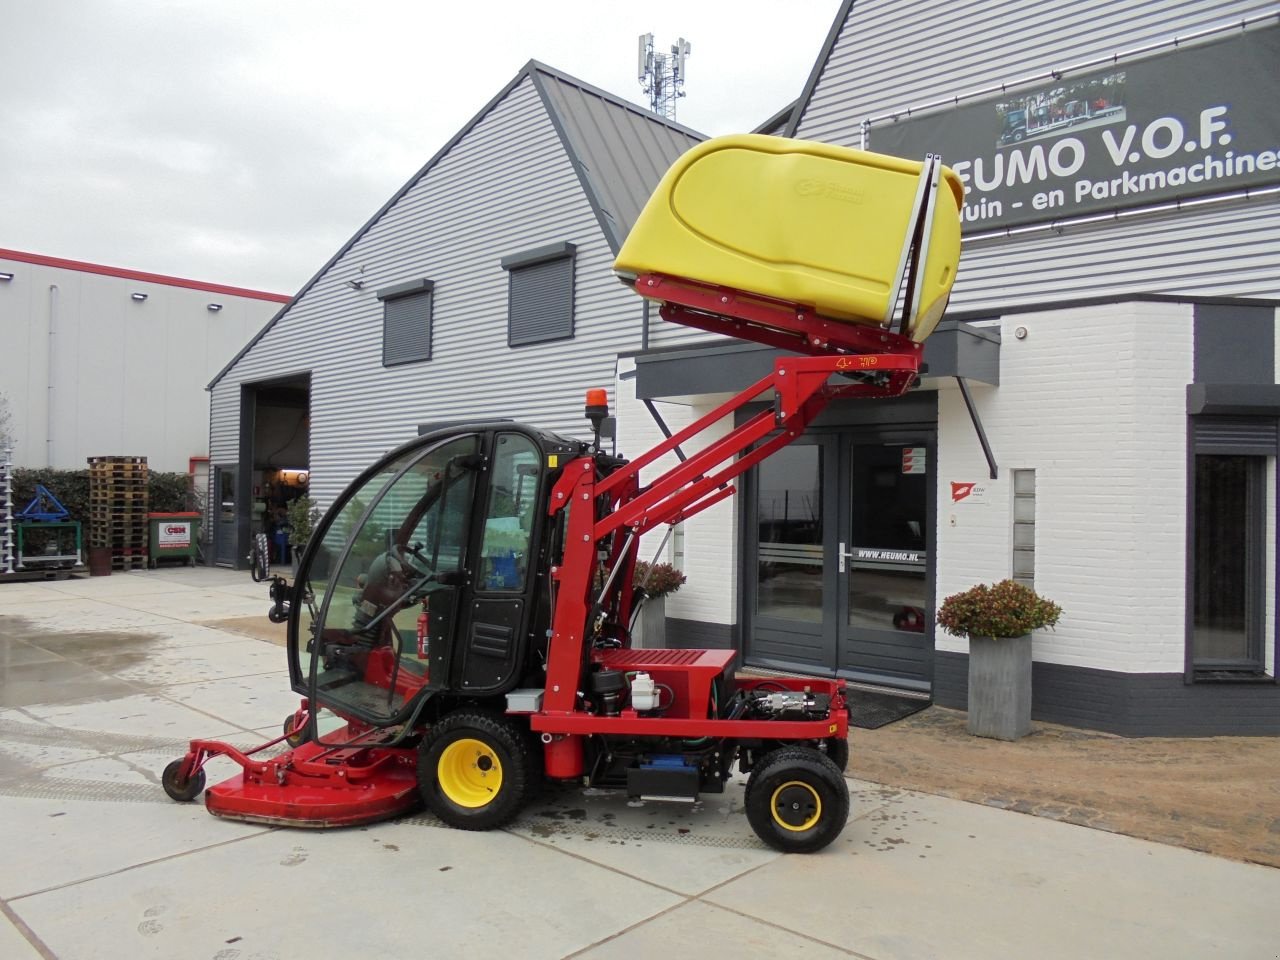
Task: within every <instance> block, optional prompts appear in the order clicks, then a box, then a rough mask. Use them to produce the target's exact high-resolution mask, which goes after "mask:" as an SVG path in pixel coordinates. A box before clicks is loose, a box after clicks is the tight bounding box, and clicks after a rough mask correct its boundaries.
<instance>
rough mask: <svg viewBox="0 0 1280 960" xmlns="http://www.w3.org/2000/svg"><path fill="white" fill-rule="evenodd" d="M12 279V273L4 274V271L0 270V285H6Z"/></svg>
mask: <svg viewBox="0 0 1280 960" xmlns="http://www.w3.org/2000/svg"><path fill="white" fill-rule="evenodd" d="M12 279H13V274H12V273H5V272H4V271H2V270H0V283H8V282H9V281H10V280H12Z"/></svg>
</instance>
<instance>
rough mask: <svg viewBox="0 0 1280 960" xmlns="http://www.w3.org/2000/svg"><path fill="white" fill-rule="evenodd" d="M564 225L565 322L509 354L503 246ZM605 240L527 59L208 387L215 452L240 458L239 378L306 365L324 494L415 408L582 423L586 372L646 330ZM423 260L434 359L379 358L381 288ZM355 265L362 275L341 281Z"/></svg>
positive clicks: (632, 345) (561, 429)
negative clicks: (569, 260)
mask: <svg viewBox="0 0 1280 960" xmlns="http://www.w3.org/2000/svg"><path fill="white" fill-rule="evenodd" d="M562 241H567V242H568V243H572V244H574V245H575V251H574V259H573V262H574V265H575V270H574V318H573V323H574V334H575V336H574V338H573V339H571V340H558V341H556V342H553V343H546V344H542V343H538V344H531V345H528V346H525V347H522V348H520V349H519V351H518V353H511V354H508V352H507V333H508V331H507V326H508V300H509V290H508V283H509V273H508V272H506V271H503V270H502V268H501V266H500V265H499V261H500V259H501V258H502V257H503V256H507V255H511V254H518V253H520V252H521V251H529V250H533V249H536V248H538V247H544V246H547V245H549V244H558V243H560V242H562ZM613 256H614V255H613V252H612V251H611V249H610V244H609V242H608V241H607V239H606V237H605V236H604V234H603V233H602V232H601V228H600V225H599V221H598V219H597V217H596V214H595V212H594V211H593V209H592V206H591V204H590V202H589V201H588V198H587V196H586V193H585V192H584V189H583V184H582V182H581V179H580V177H579V175H578V172H577V171H576V170H575V168H574V165H573V163H572V162H571V160H570V157H569V155H568V152H567V150H566V146H565V141H564V137H563V134H562V133H561V132H560V131H559V130H557V129H556V128H555V126H554V124H553V122H552V119H551V118H550V116H549V112H548V109H547V106H546V101H545V98H544V97H542V96H541V95H540V94H539V93H538V91H537V90H536V89H535V86H534V81H533V79H532V78H531V77H530V76H529V74H528V71H527V70H526V71H522V73H521V75H520V76H519V77H518V78H517V82H515V83H513V84H511V85H510V86H508V87H507V88H505V89H504V91H503V93H502V94H501V95H499V96H498V97H497V98H495V100H494V101H492V102H491V103H490V104H489V106H488V107H486V108H485V110H484V111H482V113H481V115H480V116H478V117H477V119H476V120H475V121H474V122H473V124H472V125H470V126H469V127H468V128H466V129H464V130H463V131H461V132H460V133H459V134H458V135H457V136H456V137H454V138H453V139H452V140H451V141H450V145H449V146H448V147H447V148H446V149H444V150H442V151H441V152H440V153H439V154H437V155H436V157H435V158H434V159H433V161H432V162H431V163H430V164H428V166H427V167H426V168H424V170H423V171H422V172H421V173H420V174H419V175H418V176H417V178H416V179H415V180H414V181H412V182H411V183H410V184H409V185H407V186H406V187H405V189H403V190H402V191H400V192H399V193H397V195H396V196H395V197H394V198H393V202H389V203H388V204H387V205H385V206H384V208H383V209H382V210H381V211H380V212H379V214H378V215H376V216H375V217H374V218H373V219H372V220H371V221H370V222H369V224H368V225H367V226H366V227H365V228H363V229H362V231H361V232H360V234H359V235H358V236H356V237H355V238H353V239H352V241H350V242H349V243H348V244H347V245H346V246H345V247H344V248H343V249H342V250H340V251H339V252H338V253H337V254H336V255H335V256H334V257H333V258H332V259H331V260H330V262H329V263H328V265H327V266H326V267H325V268H324V269H323V270H321V272H320V273H319V274H317V276H316V278H315V279H314V281H313V282H312V283H310V284H309V285H308V286H307V287H306V288H305V289H304V291H303V292H302V293H301V294H299V296H298V298H297V299H296V300H295V301H294V303H293V304H292V306H291V307H290V308H289V310H288V311H287V313H286V314H285V315H284V316H282V317H281V318H280V319H279V320H278V322H276V323H275V324H274V325H273V326H272V327H271V329H270V330H268V331H266V332H265V333H264V334H263V335H262V336H261V337H260V338H259V339H258V340H257V342H255V343H254V344H253V345H252V346H251V347H250V348H249V349H248V350H247V351H245V352H244V353H243V355H242V356H241V357H239V358H238V359H237V360H236V361H235V362H234V363H233V364H232V365H231V366H230V367H229V369H228V371H227V373H226V374H225V376H224V377H223V378H222V379H221V380H220V381H219V382H218V383H217V384H216V385H215V386H214V388H213V398H212V404H211V406H212V411H213V415H212V420H211V426H210V437H211V445H210V451H211V453H210V455H211V458H212V459H213V461H214V462H215V463H231V462H234V461H235V459H236V456H237V453H238V449H237V446H236V438H237V434H236V429H237V424H238V421H237V420H236V414H237V411H238V408H239V384H240V383H241V382H255V381H261V380H266V379H270V378H272V377H274V376H278V375H279V373H280V372H281V370H282V369H287V370H291V371H292V370H299V369H309V370H311V371H312V378H311V409H312V421H311V422H312V427H311V463H310V466H311V479H312V489H311V495H312V496H313V497H315V498H316V499H317V500H318V501H319V502H320V503H321V504H326V503H328V502H330V501H331V500H332V498H333V497H334V496H336V495H337V494H338V493H339V492H340V491H341V490H342V488H343V486H344V485H345V484H346V483H347V482H349V481H350V480H351V479H352V478H353V477H355V476H356V475H357V474H358V473H359V472H360V470H362V469H364V468H365V467H367V466H368V465H369V463H371V462H372V461H373V460H374V459H375V458H376V457H378V456H380V455H381V454H383V453H385V452H386V451H387V450H389V449H391V448H392V447H394V446H395V445H396V444H398V443H400V442H403V441H404V440H407V439H409V438H411V437H413V436H414V435H415V434H416V432H417V427H418V424H420V423H425V422H434V421H444V420H468V421H475V420H486V419H495V418H512V419H517V420H520V421H523V422H528V423H533V424H537V425H538V426H541V427H544V428H546V429H549V430H553V431H556V432H558V433H561V434H564V435H566V436H577V435H585V434H586V433H587V427H586V421H584V420H583V419H582V401H581V395H580V388H581V386H582V385H583V384H586V385H597V384H599V385H601V386H607V385H608V384H611V383H612V382H613V379H614V366H615V363H616V358H617V355H618V353H619V352H621V351H624V350H633V349H637V348H638V347H639V346H640V337H641V329H640V319H641V315H642V310H643V307H642V302H641V300H640V298H639V297H637V296H636V295H635V293H634V292H633V291H631V290H629V289H627V288H626V287H625V286H623V285H622V284H621V283H619V282H618V281H617V279H616V278H615V277H614V276H613V274H612V271H611V269H610V268H611V266H612V263H613ZM361 268H363V270H364V272H363V274H361V273H360V270H361ZM427 273H429V275H430V277H431V279H432V280H433V281H434V283H435V286H434V289H433V291H432V296H433V303H432V331H431V362H430V363H429V364H407V365H403V366H393V367H386V368H384V367H383V366H382V330H383V322H384V317H383V308H384V303H385V302H387V301H379V300H378V299H377V297H376V294H375V291H378V290H385V289H386V288H388V287H392V286H393V285H397V284H402V283H404V282H406V280H407V279H409V278H415V277H422V276H424V275H426V274H427ZM357 275H359V276H362V277H363V278H364V279H365V284H364V287H363V289H361V290H355V289H352V288H351V287H350V286H348V285H347V284H346V283H345V281H346V280H348V279H350V278H351V277H353V276H357ZM509 361H510V362H509ZM511 362H518V364H519V373H518V384H519V389H513V386H512V383H513V379H512V378H513V375H514V373H513V369H512V367H511V366H510V363H511Z"/></svg>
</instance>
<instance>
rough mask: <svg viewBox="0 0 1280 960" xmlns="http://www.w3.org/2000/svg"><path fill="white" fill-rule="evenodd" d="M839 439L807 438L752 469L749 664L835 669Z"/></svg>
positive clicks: (747, 650)
mask: <svg viewBox="0 0 1280 960" xmlns="http://www.w3.org/2000/svg"><path fill="white" fill-rule="evenodd" d="M838 460H839V457H838V455H837V452H836V444H835V437H830V436H825V437H824V436H819V435H814V436H809V437H804V438H802V439H801V440H799V441H797V442H796V443H793V444H791V445H790V446H787V447H783V448H782V449H781V450H779V451H778V452H777V453H775V454H774V455H773V456H771V457H769V458H768V459H767V460H765V461H763V462H762V463H761V464H760V466H759V467H757V468H756V469H755V471H753V473H754V476H753V480H754V482H753V483H752V484H751V485H750V489H751V491H752V492H751V495H750V497H749V505H748V515H749V520H748V524H749V533H748V544H747V549H746V550H745V551H744V556H746V557H747V564H746V585H745V587H746V597H747V603H748V605H749V610H748V622H749V623H750V625H751V626H750V628H749V630H750V635H749V637H748V640H747V648H746V651H745V653H746V656H747V658H748V660H749V661H751V662H755V663H760V664H765V665H771V666H776V667H782V668H785V667H796V668H801V669H811V670H815V671H817V672H821V673H831V672H833V671H834V669H835V633H834V630H833V629H832V628H831V627H832V619H831V615H830V613H831V611H833V610H834V608H835V601H834V597H835V592H836V579H835V571H834V567H833V566H832V564H831V563H829V562H828V561H829V558H831V557H832V556H833V549H832V545H831V542H830V541H831V537H832V533H833V531H834V520H835V513H836V511H835V498H834V496H833V494H834V487H835V471H836V466H837V463H838Z"/></svg>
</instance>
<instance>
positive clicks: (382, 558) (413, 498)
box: [290, 433, 483, 725]
mask: <svg viewBox="0 0 1280 960" xmlns="http://www.w3.org/2000/svg"><path fill="white" fill-rule="evenodd" d="M481 440H482V435H481V434H478V433H468V434H463V435H456V436H453V437H448V438H445V439H442V440H438V441H436V442H427V443H425V444H415V445H414V446H412V447H411V448H409V449H408V450H403V451H398V452H397V453H395V454H393V455H391V456H390V457H389V458H388V459H387V460H385V461H384V462H383V463H382V464H379V465H377V466H375V467H374V468H371V469H370V470H369V471H366V472H365V474H363V475H362V476H361V477H360V478H359V479H358V480H357V481H356V482H355V483H354V484H353V485H352V488H351V489H350V490H349V491H348V492H347V493H346V494H345V495H344V497H345V499H344V500H343V501H340V507H339V508H338V509H337V510H336V512H331V514H330V515H329V516H327V517H326V518H325V520H324V521H323V523H322V524H321V526H320V528H318V529H317V531H316V534H315V538H313V542H312V544H311V546H310V547H309V549H308V552H307V556H306V557H305V558H304V559H303V563H302V567H301V568H300V570H299V584H297V585H296V586H295V591H294V597H295V601H294V603H293V604H292V611H291V613H292V616H291V622H290V645H291V657H290V669H291V672H292V674H293V680H294V687H295V689H298V690H299V692H305V693H306V694H307V695H308V696H309V697H311V698H312V700H313V701H314V702H316V703H318V704H320V705H321V706H324V707H328V708H329V709H330V710H332V711H334V712H335V713H339V714H341V715H343V716H356V717H359V718H361V719H363V720H365V721H367V722H369V723H373V724H376V725H386V724H391V723H396V722H401V721H402V720H403V719H404V718H405V717H406V716H407V715H408V713H409V712H410V711H411V709H412V707H413V705H414V704H415V703H416V702H417V700H418V699H419V698H420V697H421V696H425V695H426V691H429V690H434V689H439V688H441V687H444V686H447V683H448V677H449V672H450V669H451V667H452V663H451V660H452V650H453V647H454V637H455V631H456V622H457V620H458V608H459V600H460V595H461V591H462V589H463V586H464V585H465V583H466V582H467V579H468V567H469V564H470V550H471V546H470V541H471V539H472V527H473V525H472V517H473V514H474V512H475V505H476V495H477V489H478V487H479V479H478V478H479V475H480V472H481V468H482V464H483V460H482V457H481V456H480V452H481ZM299 601H301V602H299Z"/></svg>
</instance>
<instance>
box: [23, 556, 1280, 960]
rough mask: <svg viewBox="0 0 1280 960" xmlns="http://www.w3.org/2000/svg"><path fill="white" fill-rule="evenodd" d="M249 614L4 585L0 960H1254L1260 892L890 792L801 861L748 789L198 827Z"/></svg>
mask: <svg viewBox="0 0 1280 960" xmlns="http://www.w3.org/2000/svg"><path fill="white" fill-rule="evenodd" d="M266 607H267V601H266V598H265V590H264V589H263V587H262V586H261V585H257V584H253V583H251V582H250V581H249V579H248V577H247V575H244V574H236V573H231V572H229V571H223V570H209V569H195V570H189V569H168V570H159V571H153V572H147V573H141V572H139V573H132V574H125V575H121V574H118V573H117V574H115V575H112V576H110V577H101V578H92V579H75V580H66V581H58V582H38V583H18V584H0V844H2V845H3V856H0V912H2V913H3V918H2V919H0V957H5V958H15V960H16V958H22V960H30V958H38V957H42V958H46V960H48V958H59V960H72V958H93V960H109V958H117V957H118V958H136V957H165V958H171V957H174V956H183V957H196V958H212V960H266V958H279V960H288V958H294V957H315V958H330V957H333V958H337V957H351V956H377V957H386V958H399V957H410V956H420V955H430V956H436V957H462V956H466V957H503V958H526V957H527V958H544V957H545V958H558V957H591V958H603V957H638V956H648V955H651V954H653V955H664V954H665V955H674V954H675V953H676V952H677V951H681V952H683V953H690V952H692V951H694V950H696V951H697V952H699V953H702V952H704V951H728V952H730V953H731V954H732V955H733V956H735V957H766V956H768V957H773V956H776V955H778V954H779V953H780V952H783V951H795V950H798V949H803V950H805V951H806V954H805V955H806V956H807V957H813V958H823V957H842V956H846V957H847V956H855V957H864V958H875V960H888V958H917V957H919V958H923V957H948V958H968V957H973V958H999V957H1010V958H1013V957H1017V958H1025V957H1038V958H1058V957H1061V958H1068V957H1069V958H1072V960H1077V958H1080V957H1137V956H1143V957H1207V956H1221V957H1231V958H1255V957H1256V958H1262V957H1267V958H1274V957H1276V956H1277V946H1276V941H1275V935H1274V933H1273V932H1272V929H1271V924H1270V923H1269V920H1268V918H1269V916H1270V908H1271V905H1272V904H1274V903H1275V902H1276V901H1277V898H1280V871H1278V870H1276V869H1273V868H1269V867H1265V866H1259V865H1255V864H1249V863H1242V862H1237V861H1233V860H1228V859H1224V858H1219V857H1214V856H1209V855H1206V854H1203V853H1198V852H1194V851H1191V850H1186V849H1181V848H1179V847H1175V846H1166V845H1162V844H1157V843H1152V842H1148V841H1145V840H1140V839H1135V838H1133V837H1128V836H1120V835H1117V834H1115V833H1111V832H1106V831H1104V830H1094V829H1089V828H1087V827H1084V826H1080V825H1076V824H1072V823H1068V822H1062V821H1061V820H1053V819H1048V818H1044V817H1033V816H1026V815H1023V814H1020V813H1017V812H1013V811H1010V810H1004V809H998V808H996V807H993V806H991V805H988V804H983V803H968V802H964V801H962V800H959V799H952V798H947V797H939V796H931V795H927V794H924V793H917V792H912V791H909V790H906V789H902V788H901V787H900V786H897V785H894V784H893V783H891V782H886V783H872V782H870V781H867V780H859V779H851V780H850V781H849V786H850V791H851V794H852V800H853V803H852V812H851V818H850V822H849V824H848V826H847V827H846V829H845V832H844V834H843V835H842V836H841V838H840V839H839V840H838V841H837V842H836V843H835V844H833V845H832V846H831V847H829V848H828V849H827V850H825V851H823V852H822V853H820V854H816V855H812V856H782V855H779V854H777V853H775V852H773V851H772V850H770V849H769V848H767V847H765V846H764V845H762V844H761V843H760V842H759V841H758V840H757V839H756V837H755V835H754V834H753V833H752V832H751V830H750V828H749V826H748V825H747V823H746V818H745V816H744V815H743V812H742V782H741V781H736V782H734V783H732V784H731V785H730V787H729V789H728V790H727V792H726V793H725V794H723V795H721V796H715V797H709V798H707V799H705V800H704V802H702V803H699V804H698V805H696V806H694V807H683V806H669V805H660V804H655V803H644V804H641V803H638V802H628V801H627V799H626V798H625V797H624V796H619V795H617V794H614V793H609V792H604V791H593V790H582V789H577V788H555V789H549V790H548V791H547V792H546V794H545V795H544V797H543V798H542V799H541V800H540V801H539V802H537V803H535V804H533V805H532V806H530V807H529V808H528V809H526V810H525V812H524V813H523V814H522V815H521V817H520V818H519V819H518V820H517V821H516V822H515V823H514V824H512V825H511V826H510V827H508V828H506V829H504V830H500V831H495V832H491V833H480V834H476V833H466V832H461V831H456V830H451V829H448V828H445V827H443V826H442V825H440V824H439V823H438V822H437V821H435V820H434V818H432V817H430V816H428V815H425V814H422V815H417V816H412V817H408V818H404V819H401V820H398V821H395V822H392V823H385V824H379V825H374V826H369V827H364V828H353V829H345V830H336V831H325V832H315V831H304V830H291V829H275V828H266V827H261V826H252V825H245V824H237V823H230V822H225V821H220V820H216V819H215V818H213V817H211V816H209V815H208V814H207V813H205V811H204V809H203V807H202V806H201V805H200V804H199V803H193V804H186V805H180V804H175V803H172V802H171V801H169V800H168V798H167V797H166V796H165V795H164V793H163V791H162V790H161V788H160V785H159V775H160V771H161V770H162V769H163V767H164V765H165V764H166V763H167V762H168V761H170V760H172V759H174V758H175V757H177V756H179V755H181V753H182V752H183V751H184V750H185V747H186V741H187V740H188V739H189V738H191V737H195V736H218V737H225V738H227V739H231V740H233V741H235V742H237V743H243V744H249V743H252V742H255V741H261V740H263V739H266V738H268V737H271V736H274V735H275V734H276V733H277V732H278V730H279V728H280V724H281V721H282V720H283V718H284V717H285V715H286V714H287V713H289V712H290V711H292V710H293V708H294V707H295V706H296V696H295V695H294V694H292V693H291V692H290V691H289V686H288V678H287V674H286V669H285V662H284V651H283V650H282V649H281V648H280V647H279V646H278V645H277V644H276V643H273V642H271V641H272V640H273V639H276V637H275V636H274V634H273V633H272V631H271V629H270V628H269V627H267V628H265V629H264V630H262V631H261V634H260V636H259V635H251V634H254V633H255V630H254V629H253V627H252V625H253V624H254V623H256V622H257V621H256V620H255V619H253V618H257V617H262V623H264V624H265V616H264V614H265V611H266ZM241 623H243V624H244V625H246V626H245V629H243V630H239V631H237V624H241ZM856 745H857V739H856V738H855V756H854V758H853V760H852V762H851V767H850V770H851V773H853V774H855V775H856V774H857V773H858V772H859V771H858V757H857V752H856ZM216 763H218V764H220V766H217V767H213V768H211V769H210V771H209V777H210V781H211V782H217V780H218V779H220V778H221V777H222V776H225V775H229V774H230V773H231V772H232V767H231V765H230V764H229V763H228V762H226V761H216ZM884 779H889V778H887V777H885V778H884Z"/></svg>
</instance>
